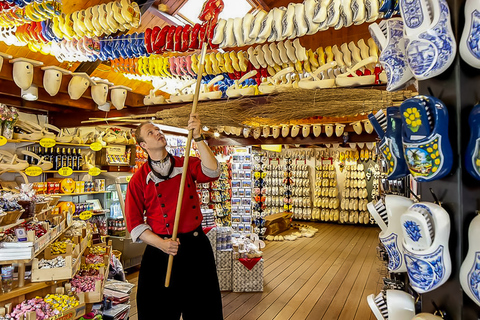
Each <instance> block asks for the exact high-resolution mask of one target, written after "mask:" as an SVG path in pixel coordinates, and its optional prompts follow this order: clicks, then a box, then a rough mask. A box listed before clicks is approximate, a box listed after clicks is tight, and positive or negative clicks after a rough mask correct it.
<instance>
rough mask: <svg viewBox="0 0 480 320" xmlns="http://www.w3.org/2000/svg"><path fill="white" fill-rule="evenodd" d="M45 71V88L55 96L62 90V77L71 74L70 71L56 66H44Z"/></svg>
mask: <svg viewBox="0 0 480 320" xmlns="http://www.w3.org/2000/svg"><path fill="white" fill-rule="evenodd" d="M42 70H43V71H44V73H43V88H44V89H45V91H47V92H48V94H49V95H51V96H52V97H53V96H55V95H56V94H57V93H58V91H59V90H60V85H61V84H62V78H63V75H64V74H71V72H70V71H68V70H65V69H62V68H59V67H55V66H49V67H42Z"/></svg>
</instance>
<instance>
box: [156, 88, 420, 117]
mask: <svg viewBox="0 0 480 320" xmlns="http://www.w3.org/2000/svg"><path fill="white" fill-rule="evenodd" d="M411 96H412V92H411V91H398V92H386V91H382V90H377V89H343V88H342V89H339V88H336V89H318V90H306V89H291V90H289V91H286V92H280V93H277V94H272V95H269V96H264V97H258V96H257V97H243V98H239V99H231V100H222V101H214V102H205V103H202V104H200V105H199V107H198V113H199V114H200V118H201V120H202V124H204V125H206V126H210V127H215V126H233V127H235V126H236V127H238V126H245V125H252V124H255V125H278V124H283V123H287V124H288V123H294V122H295V121H298V120H301V119H305V118H310V117H315V116H323V117H343V116H354V115H356V114H358V113H361V112H370V111H373V110H379V109H382V108H386V107H389V106H392V105H399V104H400V103H401V102H402V101H403V100H405V99H407V98H410V97H411ZM189 113H190V106H184V107H180V108H176V109H167V110H163V111H159V112H157V114H156V117H157V118H159V119H162V121H163V122H164V123H165V124H168V125H173V126H181V127H184V126H185V125H186V123H187V120H188V116H189Z"/></svg>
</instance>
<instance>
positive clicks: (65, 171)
mask: <svg viewBox="0 0 480 320" xmlns="http://www.w3.org/2000/svg"><path fill="white" fill-rule="evenodd" d="M72 173H73V170H72V168H69V167H63V168H60V169H59V170H58V174H59V175H61V176H63V177H68V176H71V175H72Z"/></svg>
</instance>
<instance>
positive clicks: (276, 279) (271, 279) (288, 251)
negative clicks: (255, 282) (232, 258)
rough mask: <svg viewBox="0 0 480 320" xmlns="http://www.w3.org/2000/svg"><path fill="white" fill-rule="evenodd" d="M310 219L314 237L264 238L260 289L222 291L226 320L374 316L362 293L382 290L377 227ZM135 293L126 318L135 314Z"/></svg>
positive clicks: (358, 319) (362, 318)
mask: <svg viewBox="0 0 480 320" xmlns="http://www.w3.org/2000/svg"><path fill="white" fill-rule="evenodd" d="M310 225H313V226H315V227H316V228H318V229H319V231H318V232H317V233H316V234H315V236H314V237H313V238H300V239H297V240H295V241H291V242H289V241H283V242H268V243H267V246H266V248H265V249H264V259H265V265H264V267H265V270H264V291H263V292H258V293H233V292H223V293H222V298H223V313H224V317H225V320H235V319H245V320H254V319H262V320H263V319H264V320H272V319H275V320H286V319H302V320H303V319H307V320H308V319H315V320H320V319H325V320H333V319H342V320H354V319H355V320H368V319H372V320H375V317H374V316H373V314H372V313H371V311H370V308H369V307H368V304H367V301H366V297H367V296H368V295H369V294H371V293H374V294H377V293H378V292H379V291H380V290H381V287H382V284H381V280H382V276H383V275H382V274H384V272H385V270H386V269H385V266H384V265H382V263H381V262H380V261H379V260H378V258H377V256H376V246H377V245H378V232H379V229H378V228H374V227H363V226H350V225H335V224H319V223H317V224H315V223H311V224H310ZM291 232H292V231H289V232H287V233H291ZM137 277H138V272H135V273H132V274H129V275H128V276H127V279H128V280H129V281H130V282H132V283H136V281H137V279H138V278H137ZM135 294H136V291H135V290H134V291H133V292H132V309H131V313H130V314H131V317H130V319H131V320H137V315H136V301H135Z"/></svg>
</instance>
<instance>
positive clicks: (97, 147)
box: [90, 142, 102, 151]
mask: <svg viewBox="0 0 480 320" xmlns="http://www.w3.org/2000/svg"><path fill="white" fill-rule="evenodd" d="M90 149H92V150H93V151H100V150H102V144H101V143H100V142H94V143H92V144H91V145H90Z"/></svg>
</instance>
